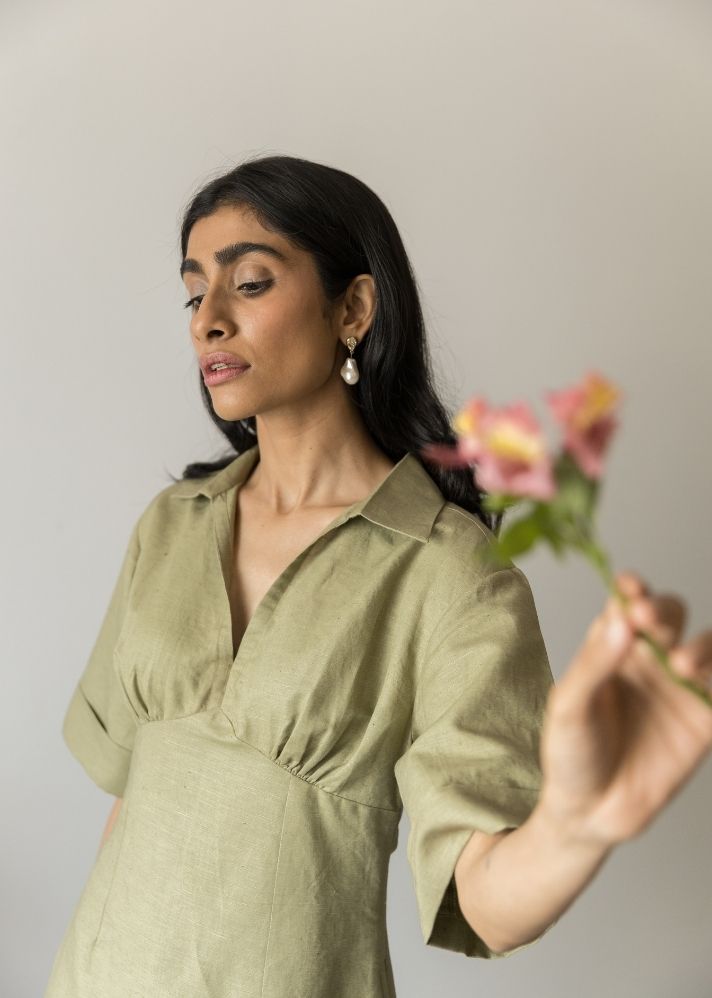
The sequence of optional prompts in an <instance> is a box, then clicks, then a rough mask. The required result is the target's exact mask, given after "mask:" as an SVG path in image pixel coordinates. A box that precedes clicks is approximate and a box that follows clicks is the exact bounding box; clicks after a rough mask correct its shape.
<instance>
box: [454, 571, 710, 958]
mask: <svg viewBox="0 0 712 998" xmlns="http://www.w3.org/2000/svg"><path fill="white" fill-rule="evenodd" d="M617 583H618V585H619V588H620V589H621V590H622V591H624V592H625V593H626V594H627V595H629V596H630V597H632V600H631V603H630V604H629V606H628V607H627V608H626V609H621V607H620V606H619V605H618V603H617V602H616V601H615V600H614V599H613V598H612V597H611V598H609V600H608V602H607V604H606V607H605V610H604V612H602V613H601V614H600V615H599V616H598V617H597V618H596V619H595V620H594V622H593V623H592V625H591V627H590V628H589V631H588V633H587V635H586V638H585V641H584V643H583V644H582V646H581V648H580V649H579V651H578V653H577V654H576V656H575V658H574V661H573V663H572V664H571V666H570V667H569V669H568V671H567V672H566V674H565V675H564V676H563V678H562V679H561V680H559V682H558V683H557V684H556V686H554V687H552V689H551V692H550V696H549V700H548V703H547V711H546V716H545V721H544V727H543V730H542V742H541V762H542V776H543V782H542V789H541V795H540V798H539V801H538V803H537V805H536V807H535V808H534V810H533V811H532V813H531V814H530V816H529V818H528V819H527V820H526V821H525V822H523V823H522V825H520V826H519V827H518V828H515V829H507V830H505V831H503V832H499V833H497V834H496V835H485V834H484V833H482V832H480V831H476V832H474V833H473V835H472V836H471V838H470V839H469V841H468V843H467V845H466V846H465V848H464V850H463V851H462V853H461V854H460V858H459V860H458V863H457V866H456V869H455V882H456V886H457V892H458V900H459V903H460V907H461V909H462V913H463V915H464V916H465V918H466V919H467V921H468V922H469V923H470V924H471V925H472V927H473V929H474V930H475V931H476V932H477V933H478V934H480V935H481V936H482V937H483V938H484V939H485V940H486V942H487V943H488V944H489V945H490V946H491V948H492V949H495V950H497V951H499V952H505V951H507V950H510V949H514V948H516V947H517V946H520V945H522V944H524V943H527V942H529V941H531V940H532V939H535V938H536V937H537V936H538V935H540V934H541V933H542V932H543V930H544V929H545V928H547V927H548V926H549V925H551V924H553V923H554V922H555V921H557V920H558V918H559V917H560V916H561V915H562V914H563V912H564V911H566V909H567V908H568V907H569V906H570V905H571V903H572V902H573V901H574V899H575V898H576V897H577V896H578V894H580V892H581V891H582V890H583V889H584V887H585V886H586V885H587V884H588V883H589V882H590V880H591V879H592V878H593V876H594V875H595V873H596V872H597V870H598V869H599V868H600V866H601V865H602V863H603V862H604V861H605V859H606V858H607V856H608V855H609V853H610V852H611V850H612V849H613V848H614V847H615V845H617V844H618V843H620V842H623V841H626V840H628V839H631V838H633V837H635V836H636V835H638V834H640V832H642V831H643V830H644V829H645V828H646V827H647V826H648V825H649V824H650V822H651V821H652V820H653V818H654V817H655V815H656V814H658V813H659V812H660V811H661V810H662V809H663V807H664V806H665V804H666V803H667V802H668V801H669V800H671V799H672V798H673V797H674V796H675V794H676V793H677V792H678V791H679V790H680V789H681V787H682V786H683V784H684V783H685V782H686V781H687V780H688V779H689V778H690V776H691V775H692V773H693V772H694V770H695V769H696V768H697V767H698V766H699V765H700V763H701V762H702V761H703V759H704V758H705V757H706V756H707V754H708V753H709V752H710V750H712V710H710V708H709V706H708V705H707V704H706V703H704V701H702V700H701V699H700V698H698V697H696V696H695V695H694V694H693V693H692V692H690V691H689V690H687V689H686V688H685V687H684V686H680V685H679V684H677V683H674V682H672V681H671V680H670V678H669V677H668V676H667V675H666V674H665V673H664V672H663V671H662V670H661V668H660V666H659V664H658V662H657V660H656V659H655V657H654V655H653V653H652V652H651V650H650V648H649V646H648V645H647V644H646V643H645V642H644V641H642V640H640V639H638V638H636V637H635V635H634V633H633V629H634V627H635V626H638V627H642V628H644V629H646V630H647V631H648V632H650V633H652V634H653V636H654V637H656V638H657V639H658V641H659V642H660V643H661V644H663V645H664V646H665V647H666V648H667V649H668V651H669V652H670V661H671V664H672V665H673V667H674V668H675V669H677V670H678V671H679V673H680V674H681V675H684V676H686V677H687V678H688V679H690V680H692V681H693V682H695V683H698V684H699V685H700V687H701V688H703V689H704V688H706V687H707V684H708V683H709V680H710V676H711V675H712V631H704V632H702V633H701V634H699V635H698V636H697V637H695V638H693V639H690V640H689V641H688V642H687V643H686V644H678V643H677V642H678V641H679V639H680V635H681V632H682V628H683V625H684V622H685V616H686V609H685V605H684V603H683V602H682V601H681V600H680V599H678V598H677V597H675V596H671V595H658V596H653V595H651V594H650V591H649V590H648V588H647V587H646V586H645V584H644V583H643V582H642V580H640V579H639V578H638V577H637V576H635V575H634V574H633V573H619V575H618V576H617ZM616 621H617V622H618V627H617V629H616V628H615V626H614V627H613V628H611V627H610V626H609V625H615V624H616Z"/></svg>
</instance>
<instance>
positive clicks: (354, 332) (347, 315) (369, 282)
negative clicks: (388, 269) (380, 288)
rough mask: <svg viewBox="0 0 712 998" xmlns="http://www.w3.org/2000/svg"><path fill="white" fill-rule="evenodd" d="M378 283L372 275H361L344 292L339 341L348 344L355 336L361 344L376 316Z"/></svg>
mask: <svg viewBox="0 0 712 998" xmlns="http://www.w3.org/2000/svg"><path fill="white" fill-rule="evenodd" d="M377 298H378V295H377V292H376V282H375V281H374V279H373V276H372V275H371V274H359V275H358V276H357V277H354V279H353V280H352V281H351V283H350V284H349V286H348V288H347V289H346V291H345V292H344V296H343V303H342V306H341V317H340V325H339V339H340V340H341V342H342V343H344V344H345V343H346V340H347V339H348V338H349V336H353V337H355V338H356V340H358V342H359V343H360V342H361V340H362V339H363V337H364V336H365V335H366V334H367V333H368V331H369V329H370V328H371V324H372V322H373V320H374V318H375V315H376V307H377Z"/></svg>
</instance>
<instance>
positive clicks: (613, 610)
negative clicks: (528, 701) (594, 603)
mask: <svg viewBox="0 0 712 998" xmlns="http://www.w3.org/2000/svg"><path fill="white" fill-rule="evenodd" d="M634 638H635V636H634V629H633V626H632V625H631V622H630V621H629V620H628V618H627V616H626V615H625V613H624V612H623V610H622V609H621V608H620V606H618V604H617V603H616V602H615V601H613V600H609V601H608V602H607V604H606V607H605V610H604V611H603V612H602V613H600V614H599V615H598V616H597V617H595V618H594V620H593V622H592V623H591V625H590V627H589V628H588V630H587V632H586V635H585V637H584V640H583V643H582V644H581V646H580V647H579V649H578V651H577V652H576V654H575V655H574V657H573V659H572V661H571V664H570V665H569V667H568V669H567V670H566V672H565V673H564V675H563V676H562V677H561V678H560V679H559V680H558V682H557V685H556V691H555V693H554V694H553V700H554V703H555V705H556V708H555V709H557V710H559V711H561V712H565V713H568V714H570V715H576V714H579V713H580V712H584V711H585V710H586V709H587V708H588V706H589V704H590V702H591V700H592V698H593V696H594V695H595V693H596V691H597V690H598V688H599V687H600V686H601V684H602V683H604V682H605V681H606V680H607V679H608V678H609V677H610V676H611V675H612V674H613V673H614V672H616V671H617V670H618V669H619V668H620V666H621V663H622V662H623V661H624V659H625V657H626V655H627V653H628V649H629V648H630V646H631V645H632V643H633V641H634Z"/></svg>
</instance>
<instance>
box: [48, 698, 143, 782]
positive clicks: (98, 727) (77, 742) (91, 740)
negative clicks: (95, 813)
mask: <svg viewBox="0 0 712 998" xmlns="http://www.w3.org/2000/svg"><path fill="white" fill-rule="evenodd" d="M62 737H63V738H64V741H65V743H66V745H67V747H68V748H69V750H70V752H71V753H72V755H73V756H74V757H75V758H76V759H77V760H78V761H79V762H80V763H81V764H82V766H83V767H84V769H85V771H86V773H87V774H88V776H89V777H90V778H91V779H92V780H93V782H94V783H95V784H96V785H97V786H98V787H100V788H101V789H102V790H105V791H106V792H107V793H109V794H113V795H114V796H115V797H122V796H123V793H124V788H125V786H126V780H127V778H128V772H129V766H130V764H131V751H130V749H126V748H124V747H123V745H119V744H117V743H116V742H115V741H113V739H112V738H111V737H110V736H109V734H108V732H107V730H106V728H105V727H104V725H103V724H102V722H101V720H100V719H99V717H98V715H97V714H96V713H95V711H94V710H93V708H92V706H91V704H90V703H89V701H88V700H87V698H86V696H85V695H84V692H83V691H82V689H81V687H80V686H77V687H76V689H75V690H74V694H73V695H72V699H71V700H70V702H69V706H68V708H67V712H66V714H65V718H64V723H63V725H62Z"/></svg>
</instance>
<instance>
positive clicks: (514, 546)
mask: <svg viewBox="0 0 712 998" xmlns="http://www.w3.org/2000/svg"><path fill="white" fill-rule="evenodd" d="M540 536H541V529H540V524H539V523H538V522H537V515H536V511H535V512H534V513H533V514H531V515H529V516H524V517H522V518H521V519H519V520H517V521H516V523H512V524H511V525H510V526H509V527H507V528H506V530H504V531H503V532H502V533H501V534H500V536H499V538H498V548H499V551H500V554H501V555H503V556H504V557H505V558H513V557H515V556H516V555H519V554H523V552H524V551H528V550H529V549H530V548H531V547H532V546H533V545H534V544H535V543H536V541H537V540H538V539H539V537H540Z"/></svg>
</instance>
